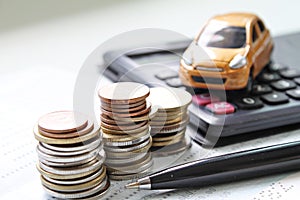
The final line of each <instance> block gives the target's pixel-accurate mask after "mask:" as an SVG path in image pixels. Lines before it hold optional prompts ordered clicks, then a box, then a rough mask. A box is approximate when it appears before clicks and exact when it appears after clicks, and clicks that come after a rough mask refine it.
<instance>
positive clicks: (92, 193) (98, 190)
mask: <svg viewBox="0 0 300 200" xmlns="http://www.w3.org/2000/svg"><path fill="white" fill-rule="evenodd" d="M109 186H110V183H109V181H108V179H107V178H105V180H104V181H103V182H100V183H99V184H98V185H96V186H95V187H93V188H91V189H89V190H85V191H80V192H61V191H55V190H51V189H50V188H48V187H47V186H45V185H43V187H44V190H45V191H46V192H47V193H48V194H50V195H51V196H53V197H56V198H59V199H94V198H96V196H97V198H98V197H101V196H102V194H104V193H106V191H107V189H108V188H109Z"/></svg>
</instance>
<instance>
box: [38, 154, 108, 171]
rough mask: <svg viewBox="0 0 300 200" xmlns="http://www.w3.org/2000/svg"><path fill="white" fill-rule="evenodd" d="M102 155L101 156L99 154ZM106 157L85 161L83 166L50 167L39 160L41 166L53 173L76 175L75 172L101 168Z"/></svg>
mask: <svg viewBox="0 0 300 200" xmlns="http://www.w3.org/2000/svg"><path fill="white" fill-rule="evenodd" d="M99 157H100V156H99ZM104 159H105V158H104V157H100V159H98V158H97V159H95V160H92V161H90V162H89V163H85V164H83V165H81V166H75V167H64V168H57V167H50V166H47V165H45V164H43V163H42V162H39V166H40V168H41V169H43V170H45V171H47V172H49V173H52V174H56V175H74V174H81V173H86V172H88V171H92V170H95V169H96V168H99V167H100V166H101V165H102V164H103V162H104Z"/></svg>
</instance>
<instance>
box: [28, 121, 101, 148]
mask: <svg viewBox="0 0 300 200" xmlns="http://www.w3.org/2000/svg"><path fill="white" fill-rule="evenodd" d="M33 133H34V137H35V138H36V139H37V140H38V141H40V142H42V143H46V144H65V145H66V144H75V143H83V142H85V141H87V140H90V139H92V138H98V137H99V136H100V134H99V133H100V132H99V128H96V127H95V126H94V128H93V130H92V131H91V132H89V133H88V134H85V135H83V136H81V137H75V138H65V139H56V138H49V137H46V136H44V135H42V134H40V132H39V131H38V126H35V127H34V129H33Z"/></svg>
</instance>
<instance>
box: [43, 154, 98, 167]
mask: <svg viewBox="0 0 300 200" xmlns="http://www.w3.org/2000/svg"><path fill="white" fill-rule="evenodd" d="M100 153H101V152H100ZM100 155H101V154H100ZM97 156H98V154H97V155H95V156H93V157H90V158H87V159H85V160H81V161H76V162H67V163H64V162H51V161H48V160H45V159H43V158H39V161H40V162H42V163H44V164H45V165H48V166H51V167H73V166H77V165H83V164H85V163H87V162H90V161H91V160H94V159H95V158H96V157H97Z"/></svg>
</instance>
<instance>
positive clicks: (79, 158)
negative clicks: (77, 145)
mask: <svg viewBox="0 0 300 200" xmlns="http://www.w3.org/2000/svg"><path fill="white" fill-rule="evenodd" d="M99 151H100V149H95V150H93V151H91V152H88V153H85V154H82V155H78V156H69V157H64V156H51V155H48V154H47V153H45V152H42V151H41V150H40V149H39V148H37V153H38V157H40V158H42V159H44V160H48V161H52V162H63V163H68V162H77V161H82V160H86V159H88V158H91V157H94V156H95V155H97V154H99Z"/></svg>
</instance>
